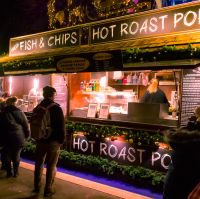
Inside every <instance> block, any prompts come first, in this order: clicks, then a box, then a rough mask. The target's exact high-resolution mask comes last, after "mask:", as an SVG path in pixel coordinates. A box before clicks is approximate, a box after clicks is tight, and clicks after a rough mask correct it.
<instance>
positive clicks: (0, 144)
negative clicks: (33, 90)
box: [0, 97, 6, 170]
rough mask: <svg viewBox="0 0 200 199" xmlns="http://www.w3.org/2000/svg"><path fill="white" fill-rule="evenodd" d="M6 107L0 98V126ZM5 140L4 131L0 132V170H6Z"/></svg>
mask: <svg viewBox="0 0 200 199" xmlns="http://www.w3.org/2000/svg"><path fill="white" fill-rule="evenodd" d="M5 106H6V102H5V100H4V98H1V97H0V126H1V127H2V126H3V123H4V122H3V110H4V108H5ZM4 145H5V139H4V131H3V130H1V132H0V156H1V170H6V159H5V158H6V155H5V147H4Z"/></svg>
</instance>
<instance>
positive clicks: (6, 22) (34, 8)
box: [0, 0, 48, 55]
mask: <svg viewBox="0 0 200 199" xmlns="http://www.w3.org/2000/svg"><path fill="white" fill-rule="evenodd" d="M47 3H48V0H5V1H2V2H1V5H0V55H1V54H3V53H8V49H9V39H10V38H12V37H17V36H23V35H28V34H32V33H37V32H42V31H47V30H48V15H47Z"/></svg>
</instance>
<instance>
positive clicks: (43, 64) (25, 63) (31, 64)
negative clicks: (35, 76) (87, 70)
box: [1, 57, 55, 72]
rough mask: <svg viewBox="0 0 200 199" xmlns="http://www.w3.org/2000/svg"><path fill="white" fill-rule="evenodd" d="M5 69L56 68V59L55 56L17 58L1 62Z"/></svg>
mask: <svg viewBox="0 0 200 199" xmlns="http://www.w3.org/2000/svg"><path fill="white" fill-rule="evenodd" d="M1 66H2V67H3V68H4V71H5V72H6V71H25V70H37V69H49V68H53V67H54V68H55V61H54V58H53V57H49V58H46V59H38V60H37V59H35V60H21V61H20V60H15V61H9V62H4V63H1Z"/></svg>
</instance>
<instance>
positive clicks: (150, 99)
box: [140, 78, 169, 105]
mask: <svg viewBox="0 0 200 199" xmlns="http://www.w3.org/2000/svg"><path fill="white" fill-rule="evenodd" d="M158 85H159V82H158V80H157V79H156V78H153V79H152V80H151V84H150V85H149V87H148V88H147V91H146V92H145V94H144V96H143V97H142V98H141V100H140V102H141V103H149V104H153V103H160V104H168V105H169V102H168V100H167V97H166V95H165V93H164V92H163V91H162V90H161V89H160V88H158Z"/></svg>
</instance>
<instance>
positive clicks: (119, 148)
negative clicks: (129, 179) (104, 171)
mask: <svg viewBox="0 0 200 199" xmlns="http://www.w3.org/2000/svg"><path fill="white" fill-rule="evenodd" d="M72 148H73V150H74V151H77V152H80V153H83V154H93V155H96V154H97V155H100V156H101V157H104V158H108V159H110V160H115V161H117V162H119V163H123V164H128V165H138V166H144V167H147V168H151V169H156V170H160V171H166V170H167V169H168V167H169V164H170V162H171V156H170V151H168V150H165V149H159V148H158V149H157V150H156V151H154V150H153V149H152V148H150V147H149V148H144V147H142V146H141V147H138V146H134V145H131V144H129V143H126V142H120V141H116V140H115V141H106V140H105V141H104V142H102V141H98V140H95V141H94V140H88V139H87V138H86V137H80V136H77V137H75V138H74V139H73V147H72Z"/></svg>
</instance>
